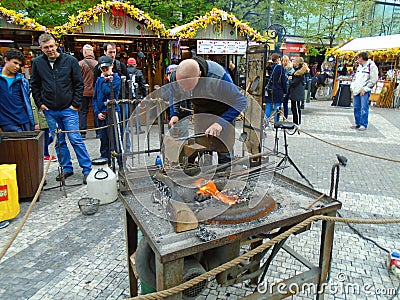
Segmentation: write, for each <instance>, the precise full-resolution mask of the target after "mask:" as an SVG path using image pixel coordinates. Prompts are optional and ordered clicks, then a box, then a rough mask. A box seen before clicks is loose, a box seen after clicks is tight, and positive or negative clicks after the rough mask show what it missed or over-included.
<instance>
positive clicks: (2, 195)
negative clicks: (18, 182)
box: [0, 185, 8, 202]
mask: <svg viewBox="0 0 400 300" xmlns="http://www.w3.org/2000/svg"><path fill="white" fill-rule="evenodd" d="M7 200H8V190H7V186H6V185H2V186H0V202H1V201H7Z"/></svg>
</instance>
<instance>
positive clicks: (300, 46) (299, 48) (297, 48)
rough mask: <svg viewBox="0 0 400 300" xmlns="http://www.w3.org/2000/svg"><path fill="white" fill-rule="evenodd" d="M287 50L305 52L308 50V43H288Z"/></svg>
mask: <svg viewBox="0 0 400 300" xmlns="http://www.w3.org/2000/svg"><path fill="white" fill-rule="evenodd" d="M284 51H285V52H298V53H304V52H306V45H303V44H286V49H285V50H284Z"/></svg>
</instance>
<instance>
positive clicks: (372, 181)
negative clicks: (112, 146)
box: [0, 101, 400, 300]
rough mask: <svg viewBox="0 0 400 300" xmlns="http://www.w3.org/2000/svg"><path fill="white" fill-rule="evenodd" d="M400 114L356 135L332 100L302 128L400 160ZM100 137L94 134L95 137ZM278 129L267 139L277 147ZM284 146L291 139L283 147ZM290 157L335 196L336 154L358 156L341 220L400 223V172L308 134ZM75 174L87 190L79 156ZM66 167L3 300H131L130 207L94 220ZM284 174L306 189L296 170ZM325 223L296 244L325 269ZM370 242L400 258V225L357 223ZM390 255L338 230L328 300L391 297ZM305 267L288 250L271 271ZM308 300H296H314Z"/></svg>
mask: <svg viewBox="0 0 400 300" xmlns="http://www.w3.org/2000/svg"><path fill="white" fill-rule="evenodd" d="M399 117H400V111H395V110H392V109H381V108H375V107H373V108H372V109H371V112H370V126H369V127H368V130H367V131H364V132H359V131H356V130H353V129H350V126H351V125H352V124H353V116H352V110H351V109H344V108H337V107H331V106H330V102H328V101H320V102H311V103H310V104H307V106H306V109H305V110H304V111H303V124H302V129H303V130H304V131H306V132H308V133H310V134H312V135H315V136H317V137H319V138H321V139H324V140H326V141H329V142H330V143H333V144H337V145H340V146H342V147H346V148H351V149H353V150H355V151H359V152H365V153H369V154H372V155H376V156H382V157H388V158H392V159H395V160H400V151H399V150H400V148H399V139H400V122H399ZM93 135H94V134H93V132H90V133H89V134H88V136H89V137H91V136H93ZM273 137H274V132H273V131H268V132H267V144H268V143H272V141H273ZM282 140H283V139H282ZM86 144H87V147H88V149H89V152H90V154H91V157H92V158H95V157H98V156H99V140H97V139H94V138H88V139H87V140H86ZM288 144H289V155H290V157H291V158H292V159H293V161H294V162H295V163H296V165H298V167H299V168H300V170H301V171H302V172H303V173H304V175H305V176H306V177H307V178H308V179H309V180H310V181H311V182H312V183H313V185H314V187H315V188H316V189H317V190H319V191H321V192H325V193H329V186H330V172H331V167H332V165H333V164H334V163H335V162H336V156H335V155H336V153H339V154H342V155H344V156H346V157H347V158H348V165H347V167H345V168H343V167H342V168H341V169H340V184H339V197H338V198H339V200H340V201H341V202H342V203H343V208H342V209H341V210H340V213H341V214H342V215H343V216H345V217H356V218H358V217H359V218H365V219H371V220H375V219H383V218H394V217H399V216H400V205H399V196H398V195H399V194H400V187H399V175H400V164H399V163H396V162H388V161H385V160H382V159H377V158H372V157H367V156H363V155H360V154H357V153H352V152H349V151H347V150H344V149H339V148H336V147H333V146H332V145H329V144H326V143H323V142H321V141H318V140H316V139H314V138H311V137H310V136H308V135H306V134H304V133H302V134H300V135H299V134H297V133H296V134H295V135H293V136H288ZM74 166H75V174H74V175H73V176H72V177H70V178H68V179H67V184H68V185H72V184H75V183H76V184H79V183H81V182H82V175H81V174H80V171H81V169H80V168H79V166H78V165H77V160H76V158H74ZM57 172H58V171H57V163H51V166H50V170H49V174H48V175H47V183H48V184H47V186H46V187H45V188H46V189H48V188H51V187H55V188H54V189H51V190H45V191H43V192H42V194H41V196H40V201H39V202H38V203H37V204H36V206H35V208H34V209H33V211H32V213H31V215H30V217H29V218H28V220H27V222H26V224H25V226H24V227H23V229H22V231H21V233H20V234H19V236H18V237H17V239H16V240H15V242H14V243H13V244H12V246H11V248H10V249H9V251H8V252H7V253H6V256H5V257H4V258H3V260H2V262H1V263H0V282H1V284H0V299H123V298H128V297H129V292H128V278H127V269H126V254H125V235H124V210H123V206H122V204H121V202H120V201H117V202H114V203H112V204H110V205H107V206H101V207H100V209H99V212H98V213H97V214H95V215H93V216H83V215H82V214H81V213H80V211H79V208H78V205H77V201H78V199H79V198H80V197H82V196H85V195H86V194H87V191H86V187H85V186H82V185H79V186H75V187H73V186H67V187H66V192H67V195H68V197H65V196H64V192H63V191H62V190H61V189H60V188H59V187H58V183H57V182H56V181H55V177H56V175H57ZM283 174H284V175H286V176H288V177H291V178H293V179H295V180H298V181H300V182H303V180H302V178H301V177H300V176H299V174H297V172H296V171H295V170H294V168H287V169H285V171H284V172H283ZM28 206H29V203H28V202H23V203H21V213H20V214H19V216H18V217H17V218H15V219H14V220H12V221H11V224H10V226H8V227H7V228H5V229H1V230H0V231H1V235H0V247H3V246H4V245H5V243H6V241H7V239H8V238H9V237H10V236H11V235H12V234H13V233H14V231H15V230H16V228H17V226H18V224H19V222H20V221H21V219H22V217H23V215H24V213H25V212H26V211H27V208H28ZM319 223H320V222H318V223H316V224H314V226H313V227H312V229H311V230H309V231H307V232H305V233H302V234H300V235H297V236H293V237H290V238H289V240H288V242H287V243H288V245H289V246H291V247H292V248H294V249H295V250H297V251H299V252H300V253H301V254H302V255H303V256H304V257H306V258H308V259H309V260H311V261H312V262H314V263H317V262H318V255H317V254H318V251H319V244H318V242H317V241H318V237H319V234H320V231H321V227H320V224H319ZM353 226H354V227H355V228H356V229H357V230H359V231H360V232H361V233H362V234H363V235H364V236H365V237H368V238H370V239H372V240H374V241H375V242H377V243H378V244H379V245H381V246H383V247H384V248H386V249H389V250H400V242H399V240H400V230H399V225H398V224H395V225H353ZM386 257H387V254H386V253H385V252H384V251H383V250H381V249H379V248H378V247H377V246H375V245H374V244H373V243H371V242H369V241H366V240H365V239H362V238H361V237H360V236H359V235H357V234H355V233H354V232H353V231H352V230H351V229H350V228H349V227H348V226H347V225H345V224H342V223H339V224H337V225H336V227H335V240H334V249H333V262H332V272H331V277H330V278H331V279H330V281H329V283H330V284H329V285H328V288H327V292H326V294H325V295H326V298H327V299H391V298H392V296H391V295H393V292H394V290H395V289H396V288H397V287H398V285H399V279H397V278H396V277H394V276H393V275H391V274H389V273H388V271H387V268H386V265H385V264H386ZM303 269H304V267H303V266H302V265H300V264H299V263H298V262H296V261H294V260H293V258H291V257H290V256H289V255H288V254H287V253H286V252H284V251H281V252H279V254H278V256H277V258H276V259H275V260H274V261H273V263H272V265H271V267H270V270H269V271H268V273H267V276H266V281H267V283H269V284H272V283H274V282H277V281H278V280H281V279H283V278H288V277H291V276H292V275H295V274H298V273H299V272H301V271H303ZM253 289H254V286H253V287H251V286H248V285H246V284H242V285H237V286H233V287H220V286H218V285H217V284H216V283H215V281H210V282H209V283H208V286H207V288H206V290H205V291H204V292H203V293H202V295H201V296H199V297H198V299H207V300H209V299H239V298H240V297H241V296H244V295H248V294H250V293H251V291H252V290H253ZM312 298H313V295H307V294H301V295H296V296H293V299H312ZM394 299H396V298H394Z"/></svg>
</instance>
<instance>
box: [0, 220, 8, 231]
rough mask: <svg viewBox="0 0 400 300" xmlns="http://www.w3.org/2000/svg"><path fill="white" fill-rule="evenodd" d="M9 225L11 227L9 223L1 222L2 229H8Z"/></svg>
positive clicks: (0, 227)
mask: <svg viewBox="0 0 400 300" xmlns="http://www.w3.org/2000/svg"><path fill="white" fill-rule="evenodd" d="M8 225H10V222H9V221H2V222H0V229H2V228H6V227H7V226H8Z"/></svg>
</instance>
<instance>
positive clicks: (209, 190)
mask: <svg viewBox="0 0 400 300" xmlns="http://www.w3.org/2000/svg"><path fill="white" fill-rule="evenodd" d="M197 186H198V188H199V190H198V191H197V194H202V195H211V196H213V197H214V198H215V199H217V200H219V201H221V202H224V203H226V204H229V205H234V204H236V203H237V202H238V201H239V199H238V198H236V197H235V198H234V197H229V196H228V195H225V194H224V193H221V192H220V191H218V189H217V186H216V185H215V183H214V182H213V181H208V182H207V183H206V184H203V185H201V184H200V183H198V184H197Z"/></svg>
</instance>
